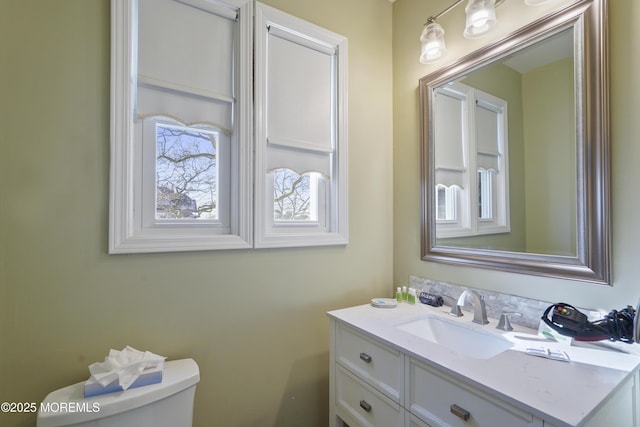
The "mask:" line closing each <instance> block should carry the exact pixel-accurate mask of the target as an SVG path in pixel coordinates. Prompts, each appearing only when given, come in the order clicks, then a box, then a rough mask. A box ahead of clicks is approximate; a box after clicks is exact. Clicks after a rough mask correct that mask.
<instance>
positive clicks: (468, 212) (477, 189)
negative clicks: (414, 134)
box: [434, 83, 509, 238]
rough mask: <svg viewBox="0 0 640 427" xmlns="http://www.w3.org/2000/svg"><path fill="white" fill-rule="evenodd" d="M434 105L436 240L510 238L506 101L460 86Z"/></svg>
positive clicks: (439, 93)
mask: <svg viewBox="0 0 640 427" xmlns="http://www.w3.org/2000/svg"><path fill="white" fill-rule="evenodd" d="M434 102H435V103H436V105H437V108H436V115H435V117H434V121H435V123H434V124H435V131H434V135H435V136H434V137H435V144H434V149H435V159H436V160H435V184H434V185H435V190H436V191H435V197H436V200H435V206H436V212H437V217H436V228H437V230H436V235H437V237H438V238H447V237H460V236H473V235H478V234H495V233H506V232H508V231H509V201H508V196H509V193H508V184H507V183H508V153H507V148H508V141H507V135H508V133H507V128H506V126H507V103H506V101H504V100H502V99H499V98H496V97H494V96H492V95H490V94H487V93H484V92H482V91H480V90H477V89H474V88H471V87H469V86H466V85H464V84H461V83H455V84H451V85H448V86H445V87H443V88H440V89H438V90H437V91H436V92H435V100H434Z"/></svg>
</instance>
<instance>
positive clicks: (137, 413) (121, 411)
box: [37, 359, 200, 427]
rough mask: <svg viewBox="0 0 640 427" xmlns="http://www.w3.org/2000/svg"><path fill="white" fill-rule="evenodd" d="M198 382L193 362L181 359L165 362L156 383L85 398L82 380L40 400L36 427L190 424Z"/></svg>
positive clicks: (176, 426) (179, 426) (175, 426)
mask: <svg viewBox="0 0 640 427" xmlns="http://www.w3.org/2000/svg"><path fill="white" fill-rule="evenodd" d="M199 381H200V371H199V369H198V365H197V364H196V362H195V361H194V360H193V359H182V360H172V361H168V362H165V364H164V371H163V378H162V382H161V383H158V384H152V385H148V386H143V387H138V388H132V389H129V390H126V391H122V392H117V393H110V394H103V395H100V396H95V397H88V398H85V397H84V383H78V384H74V385H70V386H68V387H64V388H61V389H60V390H56V391H54V392H52V393H49V395H48V396H47V397H46V398H45V399H44V401H43V402H42V404H41V406H40V408H39V409H40V411H39V412H38V422H37V427H61V426H73V427H129V426H131V427H134V426H135V427H191V425H192V420H193V398H194V396H195V392H196V384H197V383H198V382H199ZM47 408H48V410H46V409H47ZM43 409H44V410H46V411H43Z"/></svg>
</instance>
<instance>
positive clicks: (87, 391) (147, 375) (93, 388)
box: [84, 364, 164, 397]
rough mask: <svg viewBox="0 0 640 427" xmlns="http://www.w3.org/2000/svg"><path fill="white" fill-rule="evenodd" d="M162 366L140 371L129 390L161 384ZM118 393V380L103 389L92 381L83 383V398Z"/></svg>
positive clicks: (119, 387) (119, 389)
mask: <svg viewBox="0 0 640 427" xmlns="http://www.w3.org/2000/svg"><path fill="white" fill-rule="evenodd" d="M163 365H164V364H160V366H158V367H156V368H149V369H145V370H144V371H142V373H141V374H140V376H139V377H138V378H137V379H136V380H135V381H134V382H133V383H132V384H131V385H130V386H129V389H132V388H136V387H142V386H145V385H151V384H158V383H161V382H162V371H163V367H164V366H163ZM127 390H128V389H127ZM118 391H123V389H122V387H121V386H120V384H118V380H115V381H113V382H112V383H111V384H107V385H106V386H104V387H103V386H101V385H100V383H98V382H97V381H95V380H93V379H89V380H88V381H87V382H85V383H84V397H91V396H99V395H101V394H107V393H115V392H118Z"/></svg>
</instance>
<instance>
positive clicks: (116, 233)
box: [109, 0, 348, 253]
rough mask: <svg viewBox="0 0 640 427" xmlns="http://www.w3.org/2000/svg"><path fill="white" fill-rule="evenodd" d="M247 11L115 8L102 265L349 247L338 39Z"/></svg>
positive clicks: (231, 3)
mask: <svg viewBox="0 0 640 427" xmlns="http://www.w3.org/2000/svg"><path fill="white" fill-rule="evenodd" d="M255 4H256V16H255V28H256V32H257V34H256V44H255V55H254V41H253V40H254V38H253V34H254V16H253V12H254V2H253V1H251V0H118V1H112V3H111V5H112V31H111V33H112V70H111V71H112V73H111V75H112V82H111V85H112V92H111V105H112V108H111V114H112V120H111V171H110V172H111V179H110V184H111V185H110V216H109V217H110V226H109V252H110V253H130V252H169V251H190V250H211V249H238V248H250V247H273V246H307V245H327V244H345V243H347V235H348V232H347V226H348V224H347V222H348V221H347V194H346V192H347V170H346V167H347V159H346V153H347V139H346V135H347V131H346V58H347V55H346V39H345V38H344V37H342V36H339V35H336V34H333V33H331V32H329V31H327V30H324V29H322V28H319V27H316V26H314V25H311V24H309V23H307V22H305V21H302V20H300V19H297V18H295V17H292V16H291V15H287V14H285V13H283V12H280V11H278V10H276V9H273V8H270V7H268V6H265V5H261V4H260V3H255ZM267 48H268V49H267ZM254 67H255V68H254ZM254 74H255V79H256V91H255V103H254ZM254 107H255V112H256V114H255V115H254ZM254 127H255V129H256V132H255V133H254ZM254 151H255V153H256V157H255V161H254ZM254 187H255V189H256V191H255V192H254Z"/></svg>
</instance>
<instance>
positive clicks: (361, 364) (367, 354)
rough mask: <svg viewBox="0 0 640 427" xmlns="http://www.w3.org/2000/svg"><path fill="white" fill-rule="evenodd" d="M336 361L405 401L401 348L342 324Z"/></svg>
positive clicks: (338, 332) (398, 399)
mask: <svg viewBox="0 0 640 427" xmlns="http://www.w3.org/2000/svg"><path fill="white" fill-rule="evenodd" d="M336 361H337V362H338V363H340V364H341V365H342V366H344V367H346V368H348V369H349V370H351V371H352V372H354V373H355V374H356V375H358V376H360V377H361V378H362V379H364V380H365V381H367V382H368V383H370V384H372V385H373V386H374V387H376V388H377V389H378V390H380V391H382V392H383V393H384V394H386V395H387V396H388V397H390V398H392V399H394V400H395V401H396V402H400V403H401V402H402V400H401V399H400V397H401V395H400V393H401V392H403V391H404V385H403V384H404V382H403V378H404V356H403V355H402V353H400V352H399V351H396V350H394V349H392V348H390V347H387V346H385V345H384V344H381V343H378V342H375V341H373V340H371V339H369V338H366V337H364V336H363V335H361V334H359V333H357V332H355V331H354V330H352V329H350V328H347V327H345V326H344V325H340V324H338V326H337V328H336Z"/></svg>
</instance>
